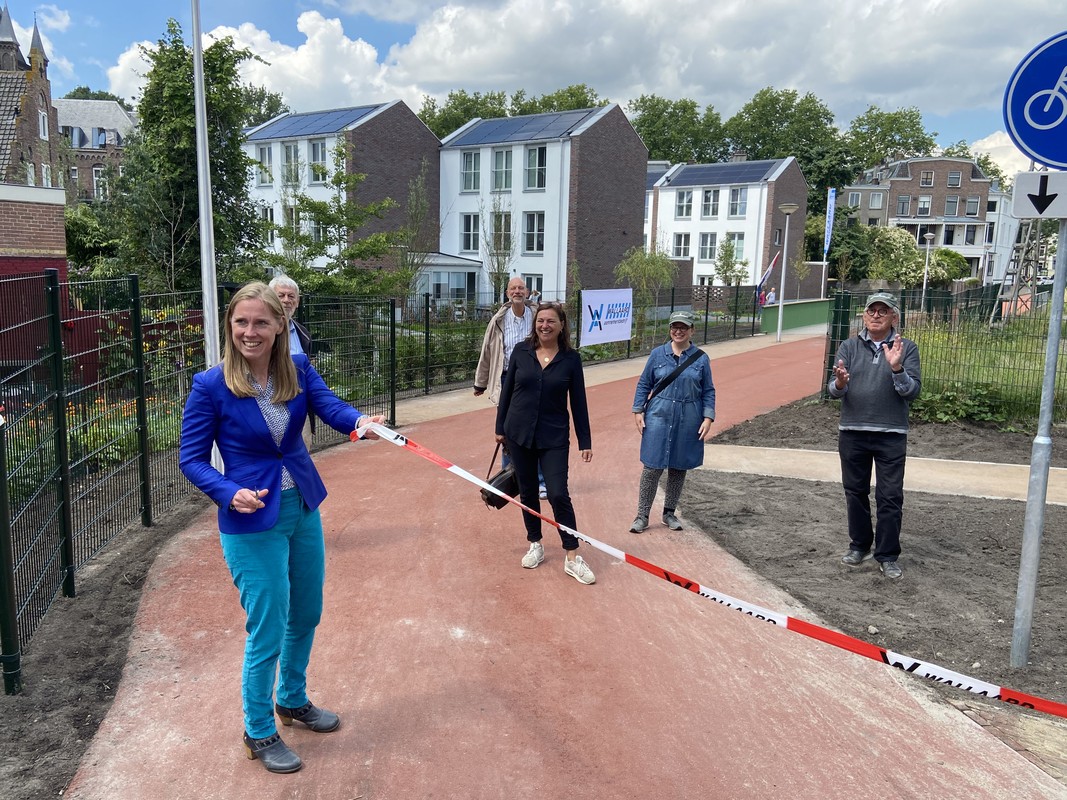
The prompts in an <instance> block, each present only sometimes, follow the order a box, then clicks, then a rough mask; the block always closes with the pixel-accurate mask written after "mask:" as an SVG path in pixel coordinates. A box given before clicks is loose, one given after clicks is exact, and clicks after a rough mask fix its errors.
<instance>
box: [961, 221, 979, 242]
mask: <svg viewBox="0 0 1067 800" xmlns="http://www.w3.org/2000/svg"><path fill="white" fill-rule="evenodd" d="M977 235H978V226H977V225H967V226H966V227H965V229H964V232H963V243H964V244H974V242H975V239H976V238H977Z"/></svg>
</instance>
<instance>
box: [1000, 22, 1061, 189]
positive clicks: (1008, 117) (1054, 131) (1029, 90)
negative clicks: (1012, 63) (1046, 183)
mask: <svg viewBox="0 0 1067 800" xmlns="http://www.w3.org/2000/svg"><path fill="white" fill-rule="evenodd" d="M1004 124H1005V125H1006V126H1007V129H1008V135H1009V136H1010V137H1011V139H1012V141H1013V142H1015V145H1016V147H1018V148H1019V149H1020V150H1022V151H1023V152H1024V153H1025V154H1026V155H1028V156H1029V157H1030V158H1032V159H1033V160H1034V161H1036V162H1038V163H1039V164H1044V165H1045V166H1048V167H1057V168H1060V169H1064V168H1067V31H1064V32H1063V33H1059V34H1057V35H1055V36H1053V37H1051V38H1049V39H1046V40H1045V41H1044V42H1042V43H1041V44H1039V45H1038V46H1037V47H1035V48H1034V49H1033V50H1031V51H1030V52H1029V53H1028V54H1027V56H1026V58H1024V59H1023V60H1022V61H1021V62H1020V64H1019V66H1017V67H1016V68H1015V72H1013V73H1012V76H1011V80H1010V81H1008V88H1007V89H1006V90H1005V92H1004Z"/></svg>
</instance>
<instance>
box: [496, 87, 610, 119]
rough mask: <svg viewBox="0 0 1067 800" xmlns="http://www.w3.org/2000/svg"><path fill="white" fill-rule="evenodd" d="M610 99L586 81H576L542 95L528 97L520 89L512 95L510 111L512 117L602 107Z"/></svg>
mask: <svg viewBox="0 0 1067 800" xmlns="http://www.w3.org/2000/svg"><path fill="white" fill-rule="evenodd" d="M609 102H611V101H610V100H608V99H607V98H601V97H600V95H598V94H597V93H596V90H595V89H592V88H590V87H589V86H587V85H585V84H584V83H576V84H573V85H571V86H568V87H566V88H565V89H557V90H556V91H554V92H551V93H549V94H543V95H541V96H540V97H531V98H527V97H526V92H525V90H523V89H519V90H518V91H517V92H515V93H514V94H512V95H511V106H510V108H509V109H508V113H509V115H510V116H512V117H518V116H522V115H524V114H544V113H546V112H549V111H577V110H579V109H582V108H600V107H601V106H606V105H607V104H608V103H609Z"/></svg>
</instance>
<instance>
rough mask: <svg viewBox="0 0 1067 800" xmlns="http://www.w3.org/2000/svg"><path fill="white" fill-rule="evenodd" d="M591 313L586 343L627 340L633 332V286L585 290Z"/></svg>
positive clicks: (585, 338) (584, 339) (588, 308)
mask: <svg viewBox="0 0 1067 800" xmlns="http://www.w3.org/2000/svg"><path fill="white" fill-rule="evenodd" d="M582 305H583V306H584V307H585V309H586V311H587V313H588V315H589V317H588V318H589V324H588V325H587V326H586V331H585V335H584V336H582V344H583V345H588V344H603V343H605V342H625V341H626V340H627V339H629V338H630V336H631V335H632V332H633V289H596V290H591V291H583V292H582Z"/></svg>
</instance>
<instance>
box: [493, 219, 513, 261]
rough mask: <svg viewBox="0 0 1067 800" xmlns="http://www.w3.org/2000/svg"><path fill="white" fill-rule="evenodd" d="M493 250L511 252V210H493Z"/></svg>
mask: <svg viewBox="0 0 1067 800" xmlns="http://www.w3.org/2000/svg"><path fill="white" fill-rule="evenodd" d="M493 250H494V252H497V253H510V252H511V212H510V211H494V212H493Z"/></svg>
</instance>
